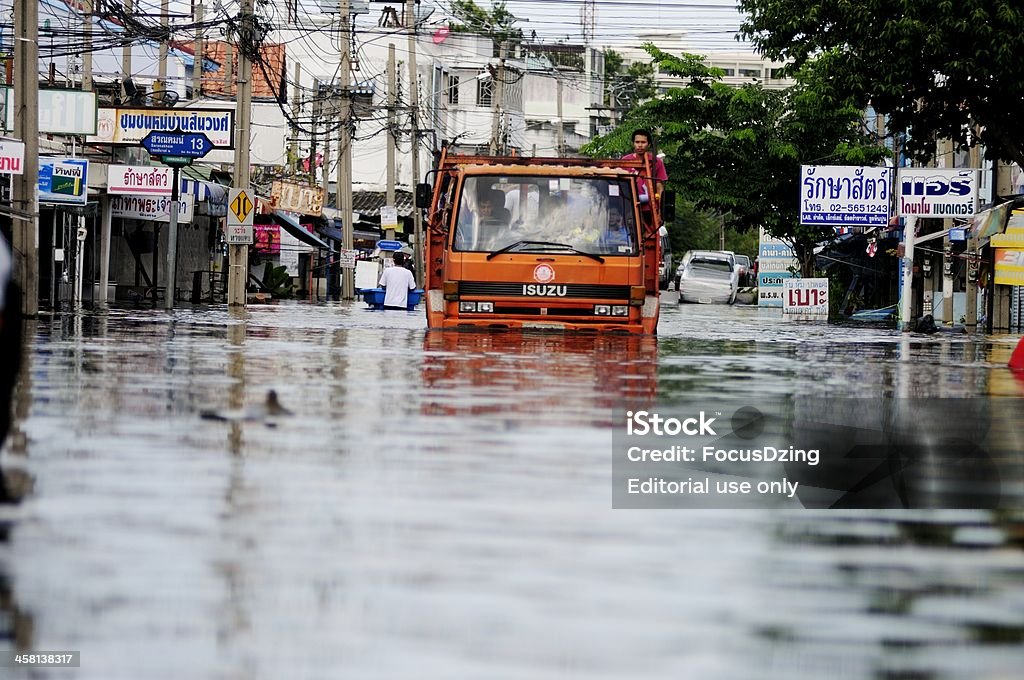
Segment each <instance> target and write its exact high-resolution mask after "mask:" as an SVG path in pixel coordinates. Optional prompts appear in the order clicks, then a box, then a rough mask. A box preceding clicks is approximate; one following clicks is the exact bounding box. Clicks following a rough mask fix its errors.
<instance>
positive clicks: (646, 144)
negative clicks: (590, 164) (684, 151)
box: [622, 130, 668, 203]
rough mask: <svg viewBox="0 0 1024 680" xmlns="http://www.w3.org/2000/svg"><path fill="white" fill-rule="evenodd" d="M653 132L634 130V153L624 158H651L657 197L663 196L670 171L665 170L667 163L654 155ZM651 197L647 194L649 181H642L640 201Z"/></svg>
mask: <svg viewBox="0 0 1024 680" xmlns="http://www.w3.org/2000/svg"><path fill="white" fill-rule="evenodd" d="M652 146H653V145H652V141H651V133H650V132H649V131H648V130H634V131H633V153H631V154H626V155H625V156H623V157H622V158H623V159H625V160H634V159H643V158H647V159H649V161H650V163H651V172H652V177H651V179H652V180H654V194H655V196H654V197H655V199H659V198H661V194H662V192H663V191H664V190H665V182H667V181H668V172H667V171H666V170H665V164H664V163H663V162H662V160H661V159H660V158H658V157H657V156H655V155H654V149H653V148H652ZM649 201H650V197H649V196H648V195H647V182H645V181H641V182H640V202H641V203H648V202H649Z"/></svg>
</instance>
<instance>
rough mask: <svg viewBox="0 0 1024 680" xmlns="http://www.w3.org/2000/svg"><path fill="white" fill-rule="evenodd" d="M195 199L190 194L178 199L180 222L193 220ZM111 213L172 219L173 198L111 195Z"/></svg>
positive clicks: (161, 219) (168, 220)
mask: <svg viewBox="0 0 1024 680" xmlns="http://www.w3.org/2000/svg"><path fill="white" fill-rule="evenodd" d="M194 207H195V203H194V199H193V198H192V196H190V195H188V194H184V195H182V196H181V199H180V200H179V201H178V224H188V223H190V222H191V221H192V215H193V214H194V213H193V209H194ZM110 213H111V215H112V216H113V217H120V218H122V219H132V220H150V221H152V222H170V221H171V199H170V197H169V196H121V195H115V196H111V197H110Z"/></svg>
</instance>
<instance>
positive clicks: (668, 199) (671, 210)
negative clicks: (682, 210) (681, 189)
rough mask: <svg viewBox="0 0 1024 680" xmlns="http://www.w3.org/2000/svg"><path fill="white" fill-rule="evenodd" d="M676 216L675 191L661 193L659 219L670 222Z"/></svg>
mask: <svg viewBox="0 0 1024 680" xmlns="http://www.w3.org/2000/svg"><path fill="white" fill-rule="evenodd" d="M675 218H676V192H674V191H667V190H666V191H665V192H664V193H662V194H661V219H663V220H665V221H666V222H671V221H672V220H674V219H675Z"/></svg>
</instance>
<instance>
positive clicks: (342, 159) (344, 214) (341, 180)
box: [338, 0, 355, 300]
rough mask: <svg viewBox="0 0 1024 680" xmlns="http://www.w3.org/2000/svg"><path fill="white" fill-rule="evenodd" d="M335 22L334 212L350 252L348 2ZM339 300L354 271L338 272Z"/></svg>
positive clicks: (351, 286) (348, 293)
mask: <svg viewBox="0 0 1024 680" xmlns="http://www.w3.org/2000/svg"><path fill="white" fill-rule="evenodd" d="M338 2H339V8H338V20H339V21H340V22H341V30H340V31H339V33H338V51H339V53H340V59H341V62H340V68H339V73H338V77H339V79H340V80H339V90H338V94H339V101H338V103H339V106H338V118H339V119H340V125H339V126H338V210H340V211H341V229H342V231H341V246H342V248H344V249H345V250H351V249H352V230H353V224H352V129H351V127H350V125H351V122H352V121H351V118H352V99H351V93H350V92H349V84H350V83H351V80H350V78H351V75H352V74H351V71H352V66H351V64H350V63H349V61H350V56H351V55H350V52H349V50H350V49H351V42H352V40H351V30H352V17H351V15H350V8H349V0H338ZM341 297H342V298H343V299H345V300H351V299H352V298H354V297H355V270H354V269H348V268H345V269H343V270H342V282H341Z"/></svg>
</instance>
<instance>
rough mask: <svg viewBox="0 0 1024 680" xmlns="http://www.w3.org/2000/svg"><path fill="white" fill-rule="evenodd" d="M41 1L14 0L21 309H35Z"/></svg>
mask: <svg viewBox="0 0 1024 680" xmlns="http://www.w3.org/2000/svg"><path fill="white" fill-rule="evenodd" d="M38 39H39V3H38V2H37V1H36V0H15V3H14V105H15V106H16V107H17V108H16V109H15V115H14V132H15V136H16V137H17V138H18V139H20V140H21V141H22V142H23V143H24V144H25V163H24V169H25V171H24V173H22V174H21V175H12V182H11V203H12V204H13V207H14V209H15V210H18V211H20V212H21V217H15V218H14V223H13V225H12V234H11V236H12V239H11V240H12V241H13V242H12V244H11V245H12V246H13V248H14V253H13V254H14V276H15V280H16V281H17V282H18V284H19V285H20V286H21V290H22V299H21V312H22V314H23V315H24V316H27V317H34V316H36V315H37V314H38V312H39V199H38V196H37V193H38V191H37V184H38V182H39V43H38Z"/></svg>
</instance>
